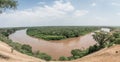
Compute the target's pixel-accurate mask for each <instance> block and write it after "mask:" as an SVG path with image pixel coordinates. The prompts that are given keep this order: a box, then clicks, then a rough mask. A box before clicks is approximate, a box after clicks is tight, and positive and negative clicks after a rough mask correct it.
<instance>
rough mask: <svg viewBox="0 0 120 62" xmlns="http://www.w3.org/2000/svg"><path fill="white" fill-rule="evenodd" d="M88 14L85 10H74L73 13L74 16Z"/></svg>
mask: <svg viewBox="0 0 120 62" xmlns="http://www.w3.org/2000/svg"><path fill="white" fill-rule="evenodd" d="M87 13H88V11H87V10H76V11H75V12H74V16H83V15H86V14H87Z"/></svg>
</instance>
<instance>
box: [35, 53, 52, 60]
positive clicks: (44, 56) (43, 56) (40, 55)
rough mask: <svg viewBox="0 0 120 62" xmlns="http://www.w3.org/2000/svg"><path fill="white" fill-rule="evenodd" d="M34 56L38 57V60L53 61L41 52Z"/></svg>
mask: <svg viewBox="0 0 120 62" xmlns="http://www.w3.org/2000/svg"><path fill="white" fill-rule="evenodd" d="M34 56H35V57H37V58H41V59H44V60H46V61H50V60H51V59H52V57H51V56H49V55H47V54H45V53H41V52H39V51H37V52H35V53H34Z"/></svg>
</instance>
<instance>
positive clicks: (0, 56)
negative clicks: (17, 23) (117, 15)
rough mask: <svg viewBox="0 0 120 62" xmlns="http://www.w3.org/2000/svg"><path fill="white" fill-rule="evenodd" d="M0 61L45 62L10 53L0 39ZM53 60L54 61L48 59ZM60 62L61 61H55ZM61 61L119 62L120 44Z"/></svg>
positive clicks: (8, 48) (9, 48)
mask: <svg viewBox="0 0 120 62" xmlns="http://www.w3.org/2000/svg"><path fill="white" fill-rule="evenodd" d="M0 62H46V61H44V60H40V59H37V58H34V57H31V56H28V55H25V54H21V53H19V52H17V51H14V53H11V47H10V46H8V45H7V44H5V43H3V42H1V41H0ZM50 62H55V61H50ZM56 62H61V61H56ZM63 62H120V45H114V46H112V47H110V48H104V49H102V50H100V51H98V52H95V53H93V54H90V55H87V56H85V57H83V58H81V59H77V60H73V61H63Z"/></svg>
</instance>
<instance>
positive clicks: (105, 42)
mask: <svg viewBox="0 0 120 62" xmlns="http://www.w3.org/2000/svg"><path fill="white" fill-rule="evenodd" d="M93 38H94V39H95V40H96V41H97V44H95V45H93V46H90V47H89V48H87V49H85V50H80V49H74V50H72V51H71V54H72V56H70V57H64V56H62V57H60V58H59V59H60V60H61V61H63V60H66V61H68V60H74V59H78V58H81V57H84V56H86V55H88V54H91V53H93V52H95V51H98V50H101V49H102V48H105V47H108V48H109V47H110V46H112V45H113V44H120V31H117V32H116V31H114V32H111V33H107V32H102V31H101V32H95V34H94V35H93Z"/></svg>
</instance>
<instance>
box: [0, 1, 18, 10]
mask: <svg viewBox="0 0 120 62" xmlns="http://www.w3.org/2000/svg"><path fill="white" fill-rule="evenodd" d="M16 7H17V1H16V0H0V12H3V11H4V10H6V9H15V8H16Z"/></svg>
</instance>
